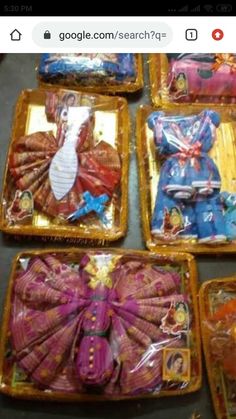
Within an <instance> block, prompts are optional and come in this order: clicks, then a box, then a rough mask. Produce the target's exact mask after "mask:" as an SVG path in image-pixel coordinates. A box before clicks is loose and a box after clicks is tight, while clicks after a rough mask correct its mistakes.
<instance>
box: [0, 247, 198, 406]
mask: <svg viewBox="0 0 236 419" xmlns="http://www.w3.org/2000/svg"><path fill="white" fill-rule="evenodd" d="M98 252H102V253H105V254H109V253H112V254H115V255H121V256H127V257H130V256H134V257H135V258H138V259H139V260H140V259H142V258H144V259H145V261H150V262H152V261H155V262H156V263H157V264H158V265H160V266H161V265H168V266H169V267H171V268H172V267H173V268H177V269H178V271H179V272H180V275H181V278H182V281H181V289H182V291H183V292H185V293H187V294H188V295H189V296H190V303H191V312H192V317H191V329H190V331H189V348H190V353H191V369H190V381H189V385H187V386H185V387H184V388H182V389H177V390H176V389H175V390H173V389H172V390H171V389H168V390H161V391H160V392H156V393H153V394H151V393H149V394H146V395H141V396H115V395H114V396H113V397H112V400H120V399H128V398H132V399H135V398H140V397H142V398H146V397H160V396H174V395H182V394H186V393H190V392H193V391H197V390H198V389H199V388H200V386H201V376H202V367H201V347H200V333H199V318H198V309H197V270H196V264H195V260H194V258H193V256H191V255H189V254H184V253H174V252H171V253H165V252H159V253H158V254H157V253H151V252H147V251H139V250H126V249H109V248H108V249H107V248H106V249H82V248H81V249H79V248H67V249H60V250H58V249H54V248H52V249H47V250H30V251H24V252H21V253H18V254H17V255H16V257H15V258H14V261H13V265H12V270H11V274H10V280H9V286H8V291H7V295H6V300H5V306H4V315H3V323H2V329H1V330H2V335H1V340H0V391H1V392H2V393H5V394H7V395H11V396H13V397H17V398H23V399H37V400H57V401H68V402H71V401H91V400H93V401H99V400H110V399H111V396H104V395H94V394H90V395H89V394H77V393H63V392H57V391H52V390H50V391H43V390H40V389H38V388H36V387H35V386H34V385H33V383H32V382H31V383H30V382H27V380H26V381H24V382H23V381H21V382H19V383H17V382H16V380H15V372H14V371H15V370H14V368H15V367H14V365H15V364H9V361H8V359H9V358H8V357H7V354H8V353H9V349H10V330H9V322H10V315H11V307H12V304H11V301H12V293H13V287H14V281H15V278H16V275H17V272H19V269H20V268H21V266H22V265H21V263H20V261H22V260H23V259H24V258H30V257H33V256H35V255H39V256H40V255H44V254H48V253H51V254H53V255H55V256H57V257H59V258H61V260H62V261H64V262H76V263H78V261H80V260H81V258H82V257H83V256H84V255H85V254H86V255H87V254H97V253H98Z"/></svg>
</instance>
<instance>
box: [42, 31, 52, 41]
mask: <svg viewBox="0 0 236 419" xmlns="http://www.w3.org/2000/svg"><path fill="white" fill-rule="evenodd" d="M43 37H44V39H51V32H49V31H45V32H44V34H43Z"/></svg>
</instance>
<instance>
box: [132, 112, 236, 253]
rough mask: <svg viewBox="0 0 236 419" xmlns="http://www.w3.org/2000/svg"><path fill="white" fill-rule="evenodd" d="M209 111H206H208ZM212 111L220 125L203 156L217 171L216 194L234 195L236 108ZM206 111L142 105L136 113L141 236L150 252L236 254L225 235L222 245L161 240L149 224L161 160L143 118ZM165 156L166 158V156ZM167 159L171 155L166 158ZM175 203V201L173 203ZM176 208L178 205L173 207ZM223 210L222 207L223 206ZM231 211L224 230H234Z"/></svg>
mask: <svg viewBox="0 0 236 419" xmlns="http://www.w3.org/2000/svg"><path fill="white" fill-rule="evenodd" d="M208 109H209V108H208ZM210 109H211V110H212V111H213V112H217V113H218V115H219V117H220V125H219V127H218V128H216V138H215V141H214V143H213V146H212V148H211V149H210V151H209V152H208V153H207V155H208V156H209V158H210V159H212V160H213V162H214V164H215V165H216V167H217V168H218V171H219V174H220V178H221V189H220V191H227V193H228V194H232V195H233V196H234V194H235V192H236V181H235V179H236V148H235V139H236V130H235V129H236V107H235V106H233V105H228V106H216V105H215V106H211V107H210ZM204 110H206V107H205V106H204V105H200V104H198V105H197V104H194V105H168V106H165V107H162V108H158V109H154V108H152V107H151V106H148V105H143V106H141V107H140V108H139V110H138V113H137V132H136V138H137V154H138V171H139V185H140V187H139V190H140V205H141V218H142V229H143V236H144V239H145V242H146V245H147V247H148V248H149V249H150V250H153V249H155V248H159V249H160V248H162V249H164V248H167V247H169V248H171V249H172V250H175V251H184V252H191V253H219V252H220V253H224V252H225V253H227V252H228V253H230V252H232V253H233V252H235V251H236V241H235V239H234V240H231V239H229V237H228V236H226V240H225V241H224V242H221V243H220V242H219V243H217V242H216V241H214V237H213V236H212V240H209V242H208V243H204V242H200V241H199V239H198V238H192V237H191V238H188V237H182V238H181V234H180V235H178V234H177V235H176V236H175V237H174V238H173V237H172V238H168V237H167V238H165V239H164V240H163V237H162V238H161V237H160V236H158V235H155V234H153V233H152V228H151V223H152V217H153V213H154V208H155V203H156V197H157V192H158V183H159V177H160V172H161V167H162V164H163V163H164V162H165V159H163V158H160V156H159V155H158V152H157V147H156V145H155V143H154V134H153V130H151V129H149V127H148V124H147V118H148V116H149V115H151V114H152V112H154V111H156V112H157V111H163V112H164V114H165V116H166V117H168V116H177V115H181V116H188V115H199V114H200V112H202V111H204ZM167 157H169V156H167ZM170 157H171V156H170ZM176 202H178V201H176ZM177 206H178V205H177ZM225 210H226V207H225ZM234 214H235V213H234V212H232V213H231V214H230V223H231V224H229V227H227V228H228V229H231V226H232V228H233V227H234V224H233V217H234ZM227 223H228V221H227Z"/></svg>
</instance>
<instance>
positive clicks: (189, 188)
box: [147, 110, 226, 243]
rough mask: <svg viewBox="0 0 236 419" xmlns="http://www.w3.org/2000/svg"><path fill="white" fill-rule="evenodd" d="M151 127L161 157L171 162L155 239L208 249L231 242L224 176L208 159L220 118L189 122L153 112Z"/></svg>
mask: <svg viewBox="0 0 236 419" xmlns="http://www.w3.org/2000/svg"><path fill="white" fill-rule="evenodd" d="M147 123H148V126H149V128H151V129H152V130H153V132H154V141H155V144H156V147H157V150H158V152H159V154H160V155H162V156H163V157H166V160H165V161H164V163H163V165H162V167H161V172H160V178H159V184H158V193H157V198H156V204H155V209H154V213H153V218H152V233H153V234H156V235H158V236H160V237H162V238H166V239H168V240H172V239H175V238H176V237H177V236H180V237H183V238H198V240H199V241H200V242H206V243H207V242H208V241H210V242H218V241H225V239H226V235H225V226H224V218H223V207H222V203H221V200H220V196H219V191H220V187H221V179H220V174H219V171H218V168H217V166H216V165H215V163H214V162H213V160H212V159H211V158H210V157H209V156H208V154H207V152H208V151H209V150H210V149H211V147H212V145H213V143H214V140H215V133H216V127H217V126H219V123H220V119H219V115H218V113H216V112H213V111H211V110H205V111H202V112H201V113H200V114H199V115H193V116H187V117H183V116H165V114H164V112H153V113H152V114H151V115H149V117H148V119H147Z"/></svg>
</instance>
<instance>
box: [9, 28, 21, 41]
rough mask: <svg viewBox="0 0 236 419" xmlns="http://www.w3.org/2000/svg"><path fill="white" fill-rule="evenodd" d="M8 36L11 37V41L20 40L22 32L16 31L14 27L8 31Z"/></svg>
mask: <svg viewBox="0 0 236 419" xmlns="http://www.w3.org/2000/svg"><path fill="white" fill-rule="evenodd" d="M10 37H11V41H20V40H21V37H22V34H21V33H20V31H18V29H14V30H13V31H12V32H11V33H10Z"/></svg>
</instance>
